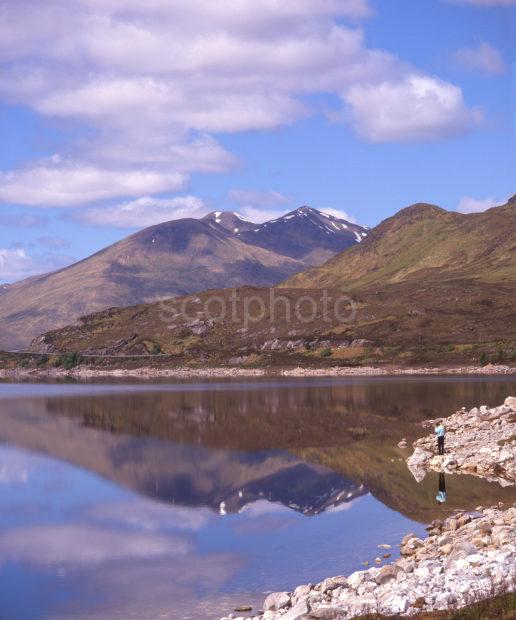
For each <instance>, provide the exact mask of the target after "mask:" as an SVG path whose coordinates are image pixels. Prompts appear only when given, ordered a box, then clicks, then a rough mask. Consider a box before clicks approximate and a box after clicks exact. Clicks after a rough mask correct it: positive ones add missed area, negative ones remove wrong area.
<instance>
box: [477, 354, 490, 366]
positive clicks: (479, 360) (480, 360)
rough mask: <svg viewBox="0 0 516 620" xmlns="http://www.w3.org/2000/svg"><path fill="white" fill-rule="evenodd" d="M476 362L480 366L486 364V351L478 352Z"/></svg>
mask: <svg viewBox="0 0 516 620" xmlns="http://www.w3.org/2000/svg"><path fill="white" fill-rule="evenodd" d="M478 362H479V364H480V365H481V366H486V365H487V362H488V360H487V353H486V352H485V351H482V353H481V354H480V357H479V359H478Z"/></svg>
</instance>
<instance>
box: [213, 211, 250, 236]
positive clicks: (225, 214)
mask: <svg viewBox="0 0 516 620" xmlns="http://www.w3.org/2000/svg"><path fill="white" fill-rule="evenodd" d="M202 219H203V220H204V221H207V222H210V223H212V224H218V225H219V226H222V228H225V229H226V230H227V231H229V232H232V233H240V232H243V231H246V230H251V229H252V228H253V227H254V226H256V224H254V223H253V222H250V221H249V220H247V219H246V218H245V217H244V216H243V215H242V214H241V213H238V212H237V211H212V212H211V213H208V214H207V215H205V216H204V217H203V218H202Z"/></svg>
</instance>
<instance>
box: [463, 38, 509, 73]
mask: <svg viewBox="0 0 516 620" xmlns="http://www.w3.org/2000/svg"><path fill="white" fill-rule="evenodd" d="M453 58H454V60H455V63H456V64H457V65H459V66H460V67H463V68H464V69H468V70H469V71H480V72H481V73H486V74H490V75H499V74H501V73H504V72H505V69H506V67H505V62H504V60H503V58H502V55H501V54H500V52H499V51H498V50H497V49H496V48H494V47H493V46H492V45H489V43H486V42H485V41H482V42H481V43H480V44H479V45H477V46H475V47H463V48H461V49H458V50H457V51H456V52H455V53H454V55H453Z"/></svg>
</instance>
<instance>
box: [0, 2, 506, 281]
mask: <svg viewBox="0 0 516 620" xmlns="http://www.w3.org/2000/svg"><path fill="white" fill-rule="evenodd" d="M514 8H515V2H514V0H396V2H395V3H393V2H392V0H282V1H281V2H280V1H279V0H263V1H262V2H261V3H256V2H252V1H251V0H231V1H229V0H228V1H227V2H219V3H213V2H209V1H208V0H189V1H188V2H186V1H185V2H184V3H183V4H182V3H170V2H168V1H167V0H149V2H146V3H141V2H137V1H136V0H103V1H102V2H101V1H100V0H70V1H69V2H66V3H64V2H62V1H59V0H37V1H36V0H26V1H25V2H23V3H12V2H9V1H8V0H0V11H2V16H3V19H2V20H1V21H0V59H1V60H0V62H1V63H2V64H1V67H2V70H1V71H0V135H1V137H2V142H1V148H0V282H1V281H4V282H9V281H15V280H18V279H21V278H23V277H26V276H28V275H32V274H35V273H41V272H45V271H48V270H52V269H55V268H57V267H59V266H62V265H65V264H68V263H69V262H71V261H73V260H76V259H80V258H83V257H85V256H87V255H89V254H91V253H92V252H94V251H96V250H98V249H100V248H102V247H104V246H105V245H107V244H109V243H112V242H115V241H117V240H118V239H121V238H122V237H124V236H126V235H127V234H130V233H131V232H133V231H135V230H137V229H138V228H140V227H143V226H146V225H150V224H152V223H157V222H159V221H166V220H169V219H174V218H176V217H186V216H200V215H202V214H204V213H206V212H208V211H209V210H213V209H232V210H238V211H240V212H242V213H244V214H245V215H247V216H248V217H249V218H251V219H255V220H258V219H261V220H263V219H267V218H268V217H272V216H275V215H276V214H278V213H282V212H285V211H287V210H290V209H292V208H295V207H297V206H300V205H302V204H309V205H311V206H313V207H316V208H321V209H327V210H329V209H333V210H335V211H339V212H341V213H343V214H345V215H346V216H347V217H349V218H353V219H354V220H356V221H357V222H359V223H362V224H366V225H369V226H373V225H375V224H377V223H378V222H379V221H381V220H382V219H383V218H385V217H388V216H389V215H391V214H393V213H394V212H396V211H397V210H399V209H400V208H402V207H404V206H407V205H408V204H411V203H413V202H418V201H426V202H433V203H435V204H438V205H441V206H443V207H445V208H447V209H459V210H462V211H476V210H482V209H484V208H487V207H489V206H492V205H493V204H499V203H501V202H503V201H504V200H505V199H506V198H507V197H508V196H509V195H510V194H511V193H513V192H514V163H515V162H514V126H513V100H514V93H513V85H512V80H511V61H512V59H513V56H514V50H513V46H514V44H513V42H512V40H511V21H512V22H513V19H514Z"/></svg>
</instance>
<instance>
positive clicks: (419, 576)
mask: <svg viewBox="0 0 516 620" xmlns="http://www.w3.org/2000/svg"><path fill="white" fill-rule="evenodd" d="M437 421H440V420H428V421H427V423H426V424H427V425H428V424H432V425H433V424H435V423H436V422H437ZM443 422H444V424H445V427H446V429H447V450H448V454H447V455H445V456H444V458H443V457H435V456H434V455H433V453H432V452H430V450H429V448H432V449H434V448H435V443H436V440H435V436H434V435H433V434H432V435H431V436H429V437H424V438H422V439H420V440H417V441H416V442H415V448H416V449H415V453H414V454H415V455H416V456H417V455H421V454H422V453H423V452H424V453H425V458H419V456H417V458H416V459H414V455H413V456H412V457H411V458H410V459H409V461H410V462H411V463H410V465H411V466H414V460H415V461H416V462H417V467H418V471H419V470H423V471H425V470H426V469H436V470H438V471H442V470H443V465H444V463H447V471H449V472H450V473H452V472H459V471H464V472H465V473H475V474H476V475H479V476H484V477H487V478H491V477H492V478H494V479H496V480H498V481H499V482H501V483H503V484H514V483H515V482H516V472H515V468H514V457H515V453H516V437H515V435H514V433H515V428H514V425H515V422H516V398H515V397H509V398H507V399H506V400H505V403H504V404H503V405H501V406H499V407H494V408H489V407H487V406H482V407H480V408H473V409H472V410H470V411H466V410H465V409H462V410H461V411H458V412H456V413H455V414H453V415H452V416H450V417H449V418H447V419H445V420H443ZM427 455H428V457H427ZM497 459H500V460H497ZM452 463H454V464H455V465H454V466H451V464H452ZM466 463H469V464H470V465H469V466H467V467H466V468H465V467H464V465H465V464H466ZM473 466H474V467H475V469H474V471H473ZM426 529H427V531H428V536H427V537H426V538H424V539H421V538H419V537H417V536H416V535H415V534H413V533H409V534H407V535H406V536H405V537H404V538H403V540H402V541H401V544H400V555H401V557H400V558H399V559H397V560H396V561H394V562H393V563H391V564H386V565H384V566H382V567H372V568H370V569H368V570H363V571H357V572H355V573H353V574H351V575H349V576H337V577H329V578H328V579H325V580H324V581H323V582H321V583H318V584H316V585H312V584H309V585H302V586H299V587H297V588H296V589H295V590H294V592H277V593H274V594H271V595H270V596H268V597H267V599H266V600H265V602H264V605H263V611H261V612H260V613H259V614H258V615H255V616H254V617H253V618H254V620H317V619H319V620H346V619H347V618H353V617H356V616H360V615H363V614H370V613H378V614H383V615H386V616H390V615H401V616H411V615H415V614H417V613H419V612H423V611H435V610H446V609H452V608H461V607H465V606H467V605H470V604H472V603H475V602H477V601H479V600H482V599H485V598H489V597H493V596H495V595H497V594H503V593H506V592H510V591H514V590H515V589H516V505H513V506H510V507H506V506H503V504H501V503H500V504H498V505H497V506H494V507H491V508H483V507H482V506H479V507H478V508H477V509H476V510H475V511H472V512H464V511H461V512H456V513H454V514H453V515H452V516H450V517H448V518H447V519H444V520H435V521H433V522H432V523H431V524H430V525H429V526H428V527H427V528H426ZM235 617H236V618H240V617H241V616H238V615H233V614H232V615H229V616H226V617H225V618H224V619H223V620H229V618H235ZM242 620H243V619H242Z"/></svg>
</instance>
